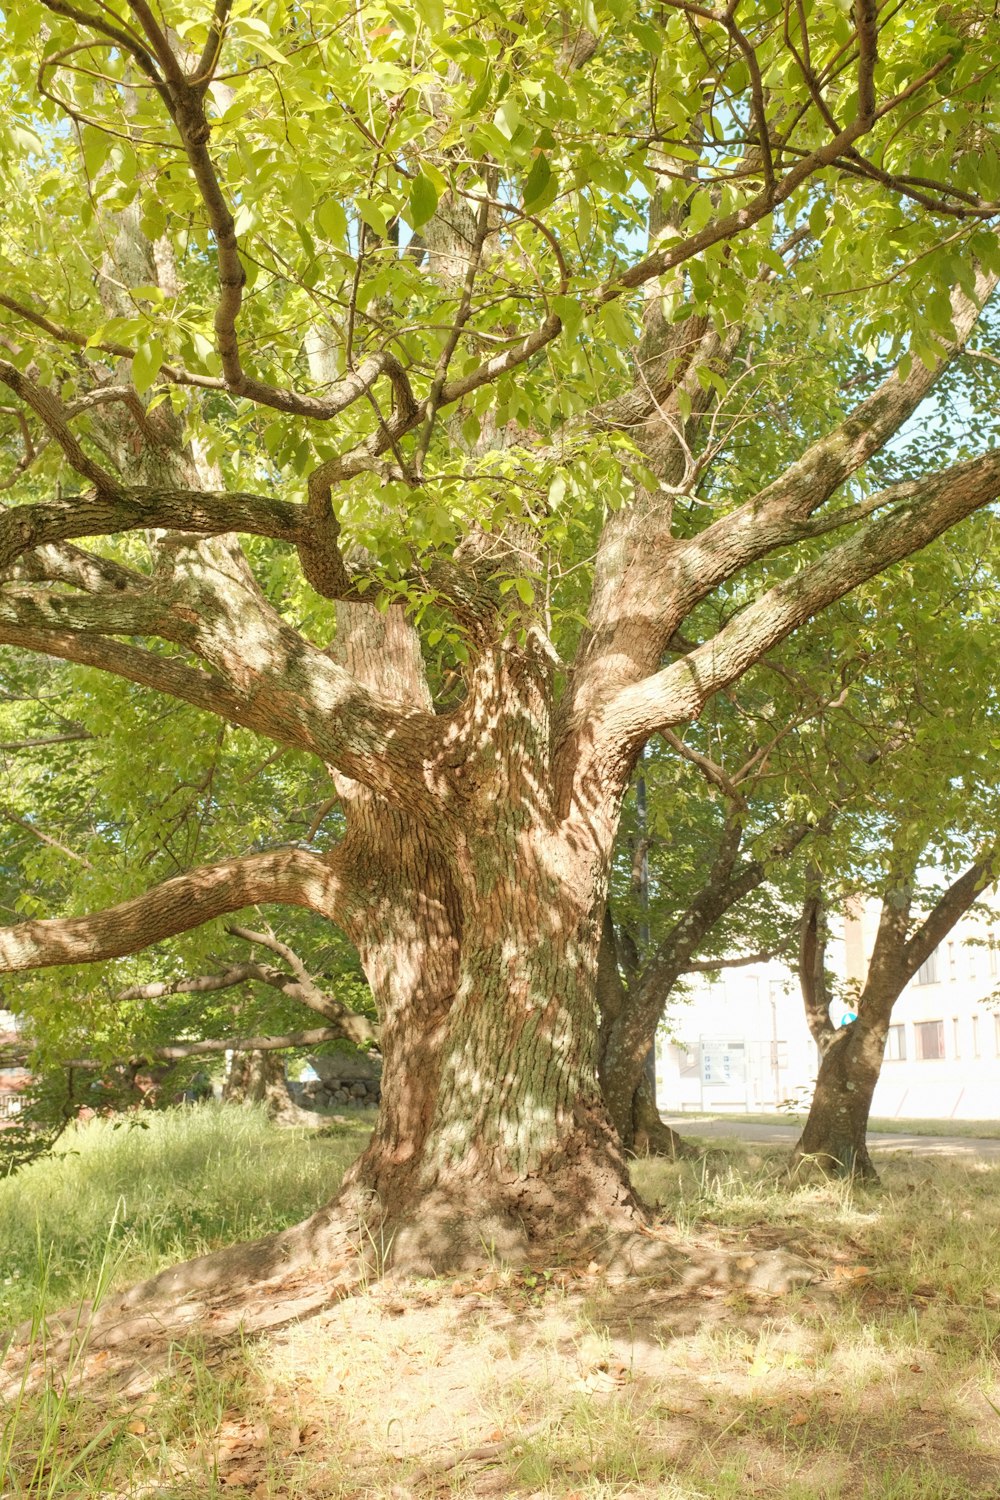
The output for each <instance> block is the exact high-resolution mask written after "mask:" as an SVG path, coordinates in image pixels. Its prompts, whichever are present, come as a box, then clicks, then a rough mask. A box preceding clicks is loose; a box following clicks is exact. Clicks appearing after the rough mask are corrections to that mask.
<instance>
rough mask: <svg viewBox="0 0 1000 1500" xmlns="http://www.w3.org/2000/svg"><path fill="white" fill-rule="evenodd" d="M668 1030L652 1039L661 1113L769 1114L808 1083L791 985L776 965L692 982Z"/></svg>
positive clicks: (812, 1069) (813, 1056)
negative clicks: (655, 1045) (716, 1112)
mask: <svg viewBox="0 0 1000 1500" xmlns="http://www.w3.org/2000/svg"><path fill="white" fill-rule="evenodd" d="M668 1026H669V1034H667V1033H666V1032H661V1035H660V1036H659V1037H658V1038H657V1059H656V1062H657V1067H656V1089H657V1100H658V1102H659V1106H660V1108H661V1110H664V1111H684V1110H698V1111H702V1110H709V1111H716V1110H727V1109H731V1110H736V1111H747V1110H758V1109H769V1110H773V1109H776V1108H777V1107H778V1106H779V1105H780V1104H781V1103H783V1102H784V1101H785V1100H787V1099H789V1098H790V1097H793V1096H795V1095H796V1093H797V1092H798V1091H801V1090H803V1089H811V1085H812V1083H813V1082H815V1078H816V1067H817V1062H818V1058H817V1052H816V1044H815V1042H814V1041H813V1039H812V1037H811V1035H810V1033H809V1028H808V1026H807V1025H806V1021H805V1016H804V1014H803V1011H802V1001H801V999H800V998H799V989H798V981H797V979H796V977H795V976H794V975H793V974H792V973H791V972H790V971H789V970H788V969H787V968H785V967H783V966H782V965H781V964H778V963H770V964H753V965H751V966H748V967H746V968H739V969H725V970H722V971H721V972H720V974H719V975H718V977H717V978H715V979H713V980H709V979H708V978H702V977H701V976H696V977H694V978H693V979H692V980H691V981H690V985H689V990H688V994H687V996H686V998H685V999H683V1000H682V1001H680V1002H679V1003H677V1004H675V1005H674V1006H673V1007H672V1008H671V1010H670V1014H669V1016H668Z"/></svg>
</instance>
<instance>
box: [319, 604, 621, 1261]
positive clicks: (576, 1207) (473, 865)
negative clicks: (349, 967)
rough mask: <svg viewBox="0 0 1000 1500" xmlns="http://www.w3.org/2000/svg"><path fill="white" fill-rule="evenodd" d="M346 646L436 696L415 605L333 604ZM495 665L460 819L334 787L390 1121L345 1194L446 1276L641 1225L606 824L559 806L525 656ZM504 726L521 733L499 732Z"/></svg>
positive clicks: (595, 813)
mask: <svg viewBox="0 0 1000 1500" xmlns="http://www.w3.org/2000/svg"><path fill="white" fill-rule="evenodd" d="M337 650H338V654H340V656H341V659H342V660H343V661H344V662H345V664H349V666H350V669H351V671H352V672H353V673H354V674H355V675H357V676H359V677H361V679H362V680H363V681H365V682H366V683H368V684H370V685H371V686H373V687H377V688H379V689H380V690H381V691H383V692H391V693H392V694H393V696H395V697H397V698H399V699H401V700H402V701H405V702H407V703H410V704H419V703H420V702H421V701H422V698H423V696H424V694H426V692H427V689H426V685H425V681H424V678H423V671H422V663H421V662H420V651H419V642H418V641H417V638H416V635H415V633H414V632H413V630H412V626H410V625H409V624H408V623H407V622H406V620H405V616H404V615H403V613H402V611H389V613H388V615H380V614H379V613H378V612H377V611H375V610H373V609H371V608H370V607H369V606H365V605H347V606H345V605H342V604H341V605H338V646H337ZM492 670H496V672H497V680H496V682H495V683H494V684H493V686H492V691H493V692H494V693H495V694H496V698H497V703H496V705H495V706H494V712H493V714H491V715H487V716H486V720H485V723H484V730H483V740H482V743H481V745H480V746H478V747H477V749H478V751H479V754H478V755H474V756H472V757H470V764H469V766H468V771H467V781H468V783H469V784H470V787H471V788H472V791H471V794H470V796H469V799H468V802H467V804H466V808H465V813H464V816H463V818H462V820H461V822H460V823H459V822H457V821H454V820H450V819H449V818H448V817H447V816H444V815H442V818H441V821H440V824H439V825H435V824H434V823H433V821H432V820H431V819H430V818H428V817H427V816H426V815H424V816H419V817H418V816H416V815H411V814H410V813H409V812H407V811H406V810H404V809H402V808H401V807H399V805H398V804H397V805H395V806H390V804H389V803H388V802H386V801H385V800H384V799H382V798H381V797H379V796H378V795H377V794H375V793H372V792H371V791H369V790H367V789H365V788H361V787H359V786H358V785H357V783H353V782H348V781H347V780H346V779H345V778H337V782H336V784H337V788H338V791H339V792H340V794H341V797H342V799H343V801H344V805H345V808H346V811H347V820H348V825H347V834H346V836H345V839H344V841H343V844H342V846H341V848H342V852H343V865H342V868H343V870H344V876H345V881H346V883H347V884H348V886H350V887H352V888H354V889H355V890H357V891H358V893H359V894H358V897H357V899H356V900H355V901H354V902H353V903H350V904H349V907H348V910H347V912H346V914H345V917H344V925H345V928H346V930H347V931H348V934H349V936H350V937H351V939H352V941H353V942H354V943H355V945H356V947H357V949H358V952H359V954H360V957H361V961H362V964H363V966H364V970H365V974H366V976H367V978H368V981H369V984H370V985H371V988H372V993H373V996H374V998H375V1002H376V1005H377V1007H378V1011H379V1018H380V1027H379V1046H380V1050H381V1052H382V1059H383V1064H382V1105H381V1108H380V1111H379V1117H378V1122H377V1124H376V1128H375V1131H374V1133H373V1136H372V1139H371V1142H370V1144H369V1146H368V1148H367V1149H366V1150H365V1152H364V1153H363V1154H362V1156H361V1157H360V1158H359V1160H358V1161H357V1162H356V1163H355V1164H354V1166H353V1167H352V1169H351V1171H350V1172H349V1173H348V1177H347V1179H346V1181H345V1199H344V1201H345V1202H346V1201H347V1199H348V1198H350V1197H352V1196H353V1200H354V1204H355V1208H356V1210H357V1211H358V1212H360V1213H363V1214H365V1215H366V1216H367V1217H371V1215H372V1212H373V1211H374V1213H375V1214H376V1215H377V1218H378V1223H379V1232H380V1233H381V1234H383V1235H384V1236H385V1237H386V1243H388V1239H389V1237H391V1239H392V1258H393V1260H394V1262H396V1263H404V1262H405V1263H408V1264H413V1265H429V1266H432V1267H434V1268H435V1269H437V1268H440V1267H442V1266H444V1265H446V1264H451V1265H454V1264H458V1263H461V1262H462V1261H467V1262H471V1261H473V1260H478V1261H482V1260H483V1259H484V1258H485V1257H486V1256H488V1255H489V1254H490V1253H491V1250H495V1251H496V1252H497V1253H500V1254H503V1255H505V1256H508V1257H512V1258H514V1257H519V1256H521V1255H523V1254H525V1253H527V1251H528V1249H529V1247H530V1245H531V1244H533V1243H537V1242H540V1241H548V1240H551V1239H553V1238H554V1237H556V1236H557V1235H559V1234H566V1233H570V1232H572V1233H582V1234H583V1235H586V1233H587V1231H588V1230H599V1231H600V1232H601V1233H603V1234H605V1235H606V1234H607V1232H608V1230H609V1229H612V1230H613V1229H615V1228H618V1229H623V1230H624V1229H628V1228H630V1227H634V1223H635V1219H636V1216H637V1213H638V1204H637V1201H636V1199H635V1197H634V1195H633V1193H632V1189H631V1186H630V1183H629V1180H628V1171H627V1167H626V1163H625V1160H624V1155H623V1153H622V1150H621V1147H620V1144H619V1142H618V1141H617V1139H616V1137H615V1133H614V1130H613V1128H612V1126H611V1124H610V1122H609V1120H608V1117H607V1112H606V1110H605V1107H604V1103H603V1100H602V1098H601V1093H600V1089H599V1087H598V1083H597V1024H596V1003H595V995H596V983H597V958H598V936H599V922H600V918H601V915H602V914H603V911H604V905H605V881H606V876H607V868H608V863H609V860H610V848H611V843H612V840H613V832H614V819H613V816H610V815H609V810H607V809H591V810H590V812H589V816H588V817H587V820H586V826H585V828H584V829H583V830H581V828H580V826H579V817H578V815H577V814H576V813H575V811H574V810H572V809H571V810H570V813H569V815H568V816H566V817H564V818H562V819H558V818H556V817H555V816H554V815H553V813H552V812H551V809H550V808H549V807H548V806H546V802H545V795H544V794H545V791H546V790H547V787H546V782H547V775H546V769H547V768H546V766H545V764H544V756H545V755H546V754H547V749H548V743H549V731H548V721H547V712H548V701H549V698H548V693H547V690H546V688H545V687H542V688H540V685H539V681H538V674H537V672H536V671H533V670H525V668H524V666H523V664H522V665H521V666H520V667H519V668H518V669H517V670H516V671H514V672H510V671H509V670H508V669H507V668H506V667H505V666H504V665H503V664H501V665H500V666H499V667H497V665H496V663H493V664H492V665H491V664H489V663H486V664H484V667H483V672H484V674H485V673H487V672H490V671H492ZM511 700H513V701H511ZM519 707H520V708H521V709H522V710H523V712H522V714H521V715H520V718H519V716H518V712H517V710H518V708H519ZM512 723H513V724H518V725H519V729H520V732H519V735H518V737H517V738H516V739H514V740H512V741H511V743H509V744H505V743H504V742H503V738H502V737H503V734H504V733H505V732H507V731H508V730H509V726H510V725H511V724H512ZM480 757H481V758H482V760H485V766H484V765H483V764H482V763H481V760H480ZM549 784H551V782H549ZM612 811H613V810H612ZM595 831H596V832H598V833H599V834H600V835H602V838H601V839H600V841H599V842H595V838H594V834H595ZM466 913H473V914H474V915H473V917H472V919H471V920H470V919H467V917H466ZM390 1214H391V1218H389V1217H386V1216H387V1215H390Z"/></svg>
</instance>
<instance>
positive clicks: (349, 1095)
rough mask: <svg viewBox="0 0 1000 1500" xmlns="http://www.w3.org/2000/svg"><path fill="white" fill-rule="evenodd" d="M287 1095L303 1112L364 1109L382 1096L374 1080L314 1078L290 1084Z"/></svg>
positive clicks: (374, 1103) (371, 1105) (377, 1082)
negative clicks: (310, 1110) (307, 1081)
mask: <svg viewBox="0 0 1000 1500" xmlns="http://www.w3.org/2000/svg"><path fill="white" fill-rule="evenodd" d="M288 1092H289V1093H290V1094H291V1096H292V1098H293V1099H294V1100H295V1103H296V1104H298V1105H301V1107H302V1108H303V1109H345V1108H346V1109H351V1108H354V1109H368V1108H370V1107H373V1106H374V1105H376V1104H377V1103H378V1102H379V1100H380V1099H381V1097H382V1090H381V1087H380V1085H379V1081H378V1079H377V1078H367V1079H365V1078H339V1079H338V1078H331V1079H328V1080H326V1081H324V1080H323V1079H321V1078H315V1079H313V1080H311V1081H310V1082H309V1083H292V1082H290V1083H289V1085H288Z"/></svg>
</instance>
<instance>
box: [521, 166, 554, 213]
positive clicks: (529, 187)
mask: <svg viewBox="0 0 1000 1500" xmlns="http://www.w3.org/2000/svg"><path fill="white" fill-rule="evenodd" d="M551 177H552V168H551V167H550V166H549V159H548V157H547V156H546V155H545V152H544V151H539V153H538V155H537V156H536V157H535V159H534V161H533V162H532V163H531V171H530V172H529V173H528V175H527V177H526V178H525V179H524V192H523V198H522V201H523V203H524V207H525V210H526V211H527V212H528V213H530V212H531V210H532V209H533V208H534V206H535V204H536V203H537V202H538V201H539V200H540V199H541V197H542V195H543V194H544V192H545V189H546V188H547V187H548V185H549V181H550V179H551Z"/></svg>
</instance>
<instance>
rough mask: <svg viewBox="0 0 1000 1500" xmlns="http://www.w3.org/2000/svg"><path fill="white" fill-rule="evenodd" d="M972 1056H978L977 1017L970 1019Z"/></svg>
mask: <svg viewBox="0 0 1000 1500" xmlns="http://www.w3.org/2000/svg"><path fill="white" fill-rule="evenodd" d="M972 1055H973V1057H978V1056H979V1017H978V1016H973V1018H972Z"/></svg>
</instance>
